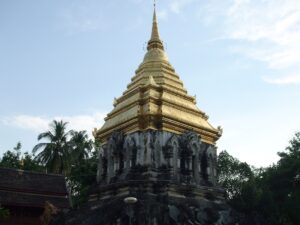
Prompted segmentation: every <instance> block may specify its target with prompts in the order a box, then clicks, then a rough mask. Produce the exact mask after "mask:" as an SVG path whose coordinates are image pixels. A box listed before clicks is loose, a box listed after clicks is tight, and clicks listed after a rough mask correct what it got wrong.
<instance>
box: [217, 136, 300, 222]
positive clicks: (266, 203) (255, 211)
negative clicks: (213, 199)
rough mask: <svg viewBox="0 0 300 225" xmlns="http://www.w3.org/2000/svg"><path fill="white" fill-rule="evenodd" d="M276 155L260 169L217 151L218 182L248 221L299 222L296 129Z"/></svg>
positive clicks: (299, 169)
mask: <svg viewBox="0 0 300 225" xmlns="http://www.w3.org/2000/svg"><path fill="white" fill-rule="evenodd" d="M278 155H279V156H280V160H279V161H278V163H277V164H274V165H272V166H270V167H268V168H264V169H263V168H260V169H255V168H252V169H251V168H250V167H249V166H248V165H246V164H245V163H242V162H240V161H238V160H237V159H235V158H233V157H232V156H230V155H229V154H228V153H227V152H221V153H220V155H219V171H220V172H219V175H220V176H219V182H220V184H221V185H223V187H224V188H225V190H226V191H227V193H228V195H227V197H228V200H229V204H230V205H231V206H232V207H233V208H234V209H236V210H237V211H239V212H242V213H243V214H244V215H246V217H247V220H248V221H250V222H249V224H262V225H299V224H300V214H299V212H300V204H299V203H300V133H296V134H295V136H294V138H293V139H292V140H291V141H290V145H289V146H288V147H287V148H286V150H285V151H284V152H279V153H278ZM249 169H250V170H249Z"/></svg>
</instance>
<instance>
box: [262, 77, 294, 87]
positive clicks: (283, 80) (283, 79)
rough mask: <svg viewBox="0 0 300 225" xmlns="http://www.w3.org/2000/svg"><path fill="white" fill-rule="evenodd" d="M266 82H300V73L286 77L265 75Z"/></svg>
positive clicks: (281, 83) (280, 83)
mask: <svg viewBox="0 0 300 225" xmlns="http://www.w3.org/2000/svg"><path fill="white" fill-rule="evenodd" d="M263 79H264V80H265V81H266V82H268V83H271V84H279V85H284V84H300V75H291V76H284V77H278V78H269V77H264V78H263Z"/></svg>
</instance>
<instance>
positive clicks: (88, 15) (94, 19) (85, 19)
mask: <svg viewBox="0 0 300 225" xmlns="http://www.w3.org/2000/svg"><path fill="white" fill-rule="evenodd" d="M103 14H104V13H103V12H102V8H101V4H95V3H94V2H92V1H91V2H85V3H84V4H82V3H72V4H70V5H69V6H68V8H64V9H62V10H61V11H60V12H59V18H60V25H59V26H60V27H61V28H62V29H64V30H65V31H66V32H67V33H69V34H74V33H81V32H89V31H95V30H99V29H100V30H101V29H104V28H105V27H106V26H107V25H106V24H107V21H106V20H105V18H104V16H103Z"/></svg>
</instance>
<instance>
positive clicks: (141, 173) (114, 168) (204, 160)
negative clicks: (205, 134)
mask: <svg viewBox="0 0 300 225" xmlns="http://www.w3.org/2000/svg"><path fill="white" fill-rule="evenodd" d="M133 175H138V176H133ZM216 176H217V154H216V147H215V146H213V145H209V144H207V143H204V142H202V141H201V138H200V137H199V135H198V134H197V133H195V132H192V131H188V132H185V133H183V134H181V135H178V134H173V133H170V132H166V131H154V130H149V131H146V132H135V133H132V134H129V135H123V134H122V133H120V132H115V133H113V134H112V135H111V137H110V138H109V140H108V142H107V143H106V144H104V145H102V147H101V150H100V153H99V164H98V174H97V182H98V184H100V185H104V184H110V183H114V182H119V181H122V180H131V179H137V178H138V179H152V180H153V179H154V180H155V179H156V180H160V179H162V180H171V181H172V182H175V183H180V184H193V185H199V186H203V185H204V186H215V185H216Z"/></svg>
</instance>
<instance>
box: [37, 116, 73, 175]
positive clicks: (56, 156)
mask: <svg viewBox="0 0 300 225" xmlns="http://www.w3.org/2000/svg"><path fill="white" fill-rule="evenodd" d="M66 126H67V123H66V122H63V121H56V120H54V121H53V123H52V124H51V125H50V127H51V129H50V130H49V131H47V132H44V133H41V134H39V136H38V141H40V140H42V139H46V140H48V142H42V143H38V144H37V145H36V146H34V148H33V150H32V152H33V153H34V154H35V153H37V152H39V153H38V155H37V156H36V160H37V161H38V162H40V163H42V164H43V165H45V167H46V168H47V170H48V171H49V172H51V173H62V172H63V171H64V172H66V171H68V169H69V167H70V145H69V143H68V135H69V134H70V131H66Z"/></svg>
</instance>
